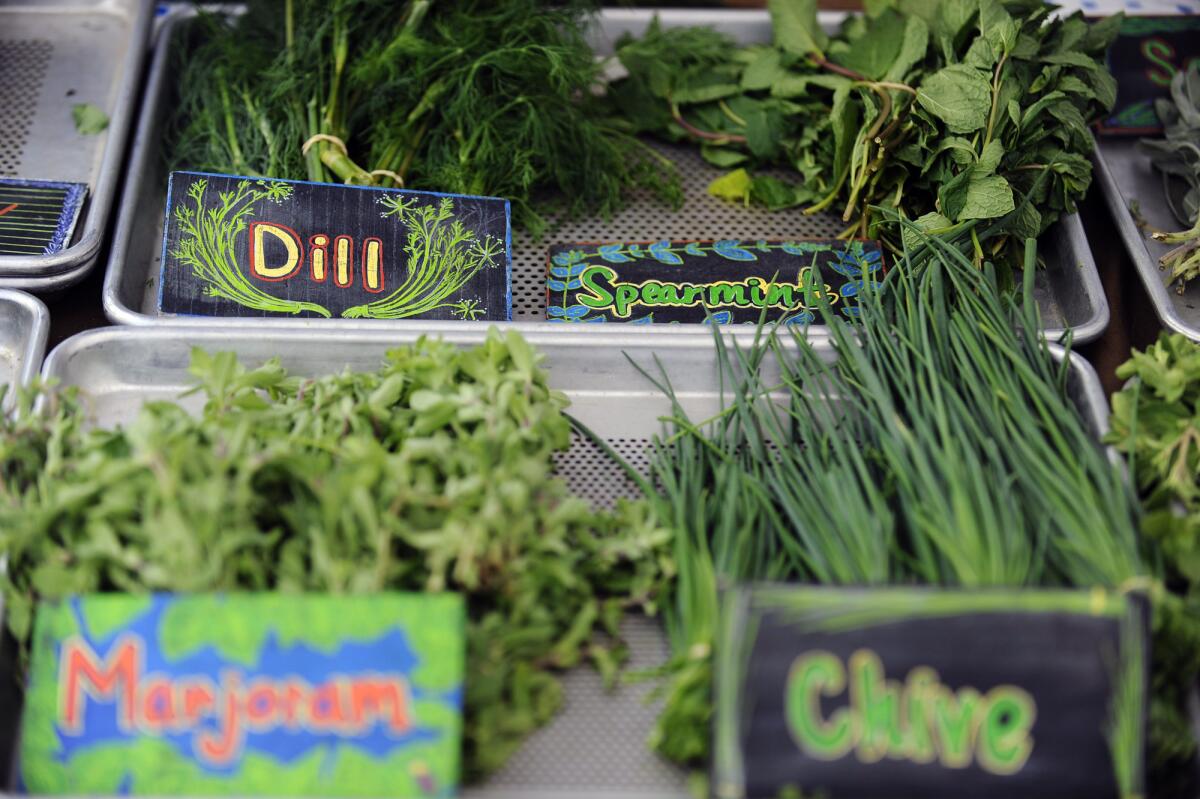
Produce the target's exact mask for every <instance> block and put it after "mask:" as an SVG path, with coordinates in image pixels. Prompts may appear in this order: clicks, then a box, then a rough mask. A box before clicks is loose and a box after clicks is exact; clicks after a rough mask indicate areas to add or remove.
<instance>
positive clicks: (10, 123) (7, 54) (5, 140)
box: [0, 39, 54, 176]
mask: <svg viewBox="0 0 1200 799" xmlns="http://www.w3.org/2000/svg"><path fill="white" fill-rule="evenodd" d="M53 56H54V44H53V43H52V42H49V41H47V40H45V39H0V73H3V74H4V79H3V80H2V81H0V109H4V110H3V112H2V113H0V176H2V175H19V174H20V171H19V170H20V168H21V157H22V155H23V153H24V148H25V141H26V140H27V139H28V137H29V129H30V128H31V127H32V126H33V115H34V109H35V108H36V106H37V101H38V96H39V95H40V94H41V91H42V82H43V81H44V80H45V78H46V67H48V66H49V65H50V59H51V58H53Z"/></svg>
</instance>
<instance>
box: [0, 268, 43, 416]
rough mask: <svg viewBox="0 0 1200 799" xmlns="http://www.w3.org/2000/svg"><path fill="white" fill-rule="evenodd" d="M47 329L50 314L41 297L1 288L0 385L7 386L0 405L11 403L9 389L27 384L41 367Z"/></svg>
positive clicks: (5, 405) (6, 405) (5, 406)
mask: <svg viewBox="0 0 1200 799" xmlns="http://www.w3.org/2000/svg"><path fill="white" fill-rule="evenodd" d="M49 328H50V314H49V313H48V312H47V311H46V306H45V305H43V304H42V302H41V300H39V299H37V298H36V297H32V296H30V295H28V294H25V293H23V292H20V291H12V290H10V289H0V386H9V387H10V393H8V394H6V395H5V398H4V406H3V408H7V407H8V406H10V405H11V404H12V399H13V397H12V394H11V390H12V388H14V387H16V386H23V385H26V384H27V383H29V381H30V380H32V379H33V377H34V376H35V375H36V374H37V373H38V371H39V370H41V368H42V356H43V355H44V354H45V353H46V333H47V332H48V331H49ZM0 409H2V408H0Z"/></svg>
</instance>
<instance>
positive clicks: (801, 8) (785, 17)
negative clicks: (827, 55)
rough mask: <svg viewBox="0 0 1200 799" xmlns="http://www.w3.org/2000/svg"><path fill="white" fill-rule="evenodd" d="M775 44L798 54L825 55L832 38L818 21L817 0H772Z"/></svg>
mask: <svg viewBox="0 0 1200 799" xmlns="http://www.w3.org/2000/svg"><path fill="white" fill-rule="evenodd" d="M767 7H768V8H769V9H770V11H771V24H772V25H773V26H774V28H775V44H776V45H777V46H778V47H779V48H780V49H782V50H784V51H786V52H789V53H795V54H796V55H804V56H806V55H810V54H813V55H818V56H822V57H823V56H824V50H825V45H826V43H827V42H828V41H829V39H828V37H826V36H825V32H824V31H823V30H821V26H820V25H818V24H817V0H769V2H768V3H767Z"/></svg>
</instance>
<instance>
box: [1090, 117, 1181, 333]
mask: <svg viewBox="0 0 1200 799" xmlns="http://www.w3.org/2000/svg"><path fill="white" fill-rule="evenodd" d="M1093 138H1094V139H1095V142H1096V146H1095V148H1094V149H1093V150H1092V163H1093V166H1094V168H1095V170H1096V174H1097V175H1098V176H1099V178H1100V189H1101V191H1100V193H1101V194H1102V195H1103V196H1104V204H1105V205H1106V206H1107V207H1108V212H1109V214H1110V215H1111V216H1112V217H1113V221H1114V222H1116V225H1117V232H1118V233H1120V235H1121V240H1122V242H1123V243H1124V244H1125V251H1126V252H1127V253H1128V254H1129V257H1130V258H1131V259H1132V260H1133V265H1134V267H1135V268H1136V270H1137V273H1138V277H1139V278H1141V281H1142V286H1143V287H1144V288H1145V289H1146V294H1147V295H1149V297H1150V304H1151V305H1152V306H1153V307H1154V312H1155V314H1157V316H1158V320H1159V321H1160V322H1162V324H1163V326H1164V327H1166V328H1167V329H1169V330H1171V331H1173V332H1175V333H1182V334H1183V335H1185V336H1187V337H1188V338H1190V339H1192V340H1193V341H1200V327H1196V326H1193V325H1190V324H1188V323H1187V322H1185V321H1184V320H1183V317H1182V316H1180V315H1179V311H1177V310H1175V305H1174V303H1172V302H1171V297H1170V294H1169V292H1168V289H1167V286H1166V284H1164V283H1163V279H1162V271H1161V270H1160V269H1159V268H1158V265H1157V264H1156V263H1155V262H1154V259H1153V258H1152V257H1151V256H1150V251H1149V250H1148V249H1146V245H1145V241H1144V240H1143V238H1142V234H1141V232H1140V231H1139V230H1138V228H1137V224H1136V223H1134V221H1133V217H1132V215H1131V214H1130V213H1129V208H1128V206H1127V205H1126V199H1125V194H1124V192H1123V191H1122V190H1121V187H1120V186H1119V185H1118V184H1117V180H1116V178H1115V177H1113V174H1112V171H1111V170H1110V169H1109V166H1108V156H1106V155H1105V154H1104V147H1103V141H1104V139H1103V137H1100V136H1093Z"/></svg>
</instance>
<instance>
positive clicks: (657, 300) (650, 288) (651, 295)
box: [642, 280, 663, 305]
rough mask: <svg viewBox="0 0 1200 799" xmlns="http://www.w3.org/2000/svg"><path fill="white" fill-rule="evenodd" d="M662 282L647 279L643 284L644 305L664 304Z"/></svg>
mask: <svg viewBox="0 0 1200 799" xmlns="http://www.w3.org/2000/svg"><path fill="white" fill-rule="evenodd" d="M662 289H663V285H662V283H656V282H654V281H652V280H651V281H647V282H646V283H643V284H642V305H662V296H663V291H662Z"/></svg>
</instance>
